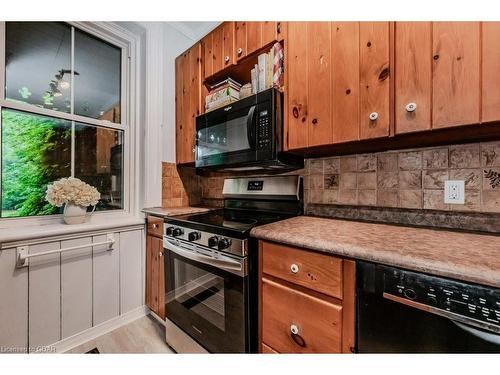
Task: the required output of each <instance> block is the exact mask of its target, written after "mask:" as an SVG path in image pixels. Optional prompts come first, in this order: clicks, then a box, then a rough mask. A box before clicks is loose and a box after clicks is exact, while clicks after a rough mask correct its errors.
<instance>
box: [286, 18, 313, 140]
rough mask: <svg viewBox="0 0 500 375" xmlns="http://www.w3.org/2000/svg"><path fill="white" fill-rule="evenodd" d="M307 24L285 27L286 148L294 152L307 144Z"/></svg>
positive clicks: (291, 23) (301, 23) (290, 24)
mask: <svg viewBox="0 0 500 375" xmlns="http://www.w3.org/2000/svg"><path fill="white" fill-rule="evenodd" d="M307 25H308V22H290V23H289V24H288V40H289V42H288V44H287V56H286V57H285V58H286V64H287V65H286V71H287V74H288V82H287V88H286V91H285V96H286V97H287V99H286V102H287V118H288V123H287V124H285V126H288V148H289V149H298V148H304V147H307V145H308V95H307V92H308V90H307V87H308V76H307V73H308V71H307V62H306V61H307V39H308V37H307Z"/></svg>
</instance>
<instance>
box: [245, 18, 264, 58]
mask: <svg viewBox="0 0 500 375" xmlns="http://www.w3.org/2000/svg"><path fill="white" fill-rule="evenodd" d="M246 33H247V49H246V55H250V54H251V53H253V52H255V51H257V50H258V49H259V48H260V47H262V44H261V40H262V22H255V21H249V22H247V25H246Z"/></svg>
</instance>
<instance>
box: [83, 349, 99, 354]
mask: <svg viewBox="0 0 500 375" xmlns="http://www.w3.org/2000/svg"><path fill="white" fill-rule="evenodd" d="M85 354H100V353H99V349H97V348H94V349H90V350H89V351H88V352H85Z"/></svg>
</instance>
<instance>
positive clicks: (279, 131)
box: [195, 89, 304, 170]
mask: <svg viewBox="0 0 500 375" xmlns="http://www.w3.org/2000/svg"><path fill="white" fill-rule="evenodd" d="M195 165H196V168H200V169H217V170H260V169H300V168H303V166H304V159H303V157H302V156H299V155H293V154H290V153H285V152H283V94H282V93H281V92H280V91H278V90H276V89H268V90H265V91H262V92H259V93H258V94H255V95H252V96H249V97H246V98H244V99H241V100H238V101H237V102H234V103H231V104H228V105H226V106H224V107H222V108H218V109H216V110H213V111H210V112H207V113H205V114H203V115H201V116H198V117H196V157H195Z"/></svg>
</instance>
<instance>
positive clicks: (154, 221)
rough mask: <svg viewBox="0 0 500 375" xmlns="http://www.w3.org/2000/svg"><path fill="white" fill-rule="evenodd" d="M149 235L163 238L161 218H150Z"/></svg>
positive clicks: (148, 220) (148, 221)
mask: <svg viewBox="0 0 500 375" xmlns="http://www.w3.org/2000/svg"><path fill="white" fill-rule="evenodd" d="M147 223H148V234H149V235H151V236H156V237H162V238H163V219H162V218H161V217H154V216H148V219H147Z"/></svg>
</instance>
